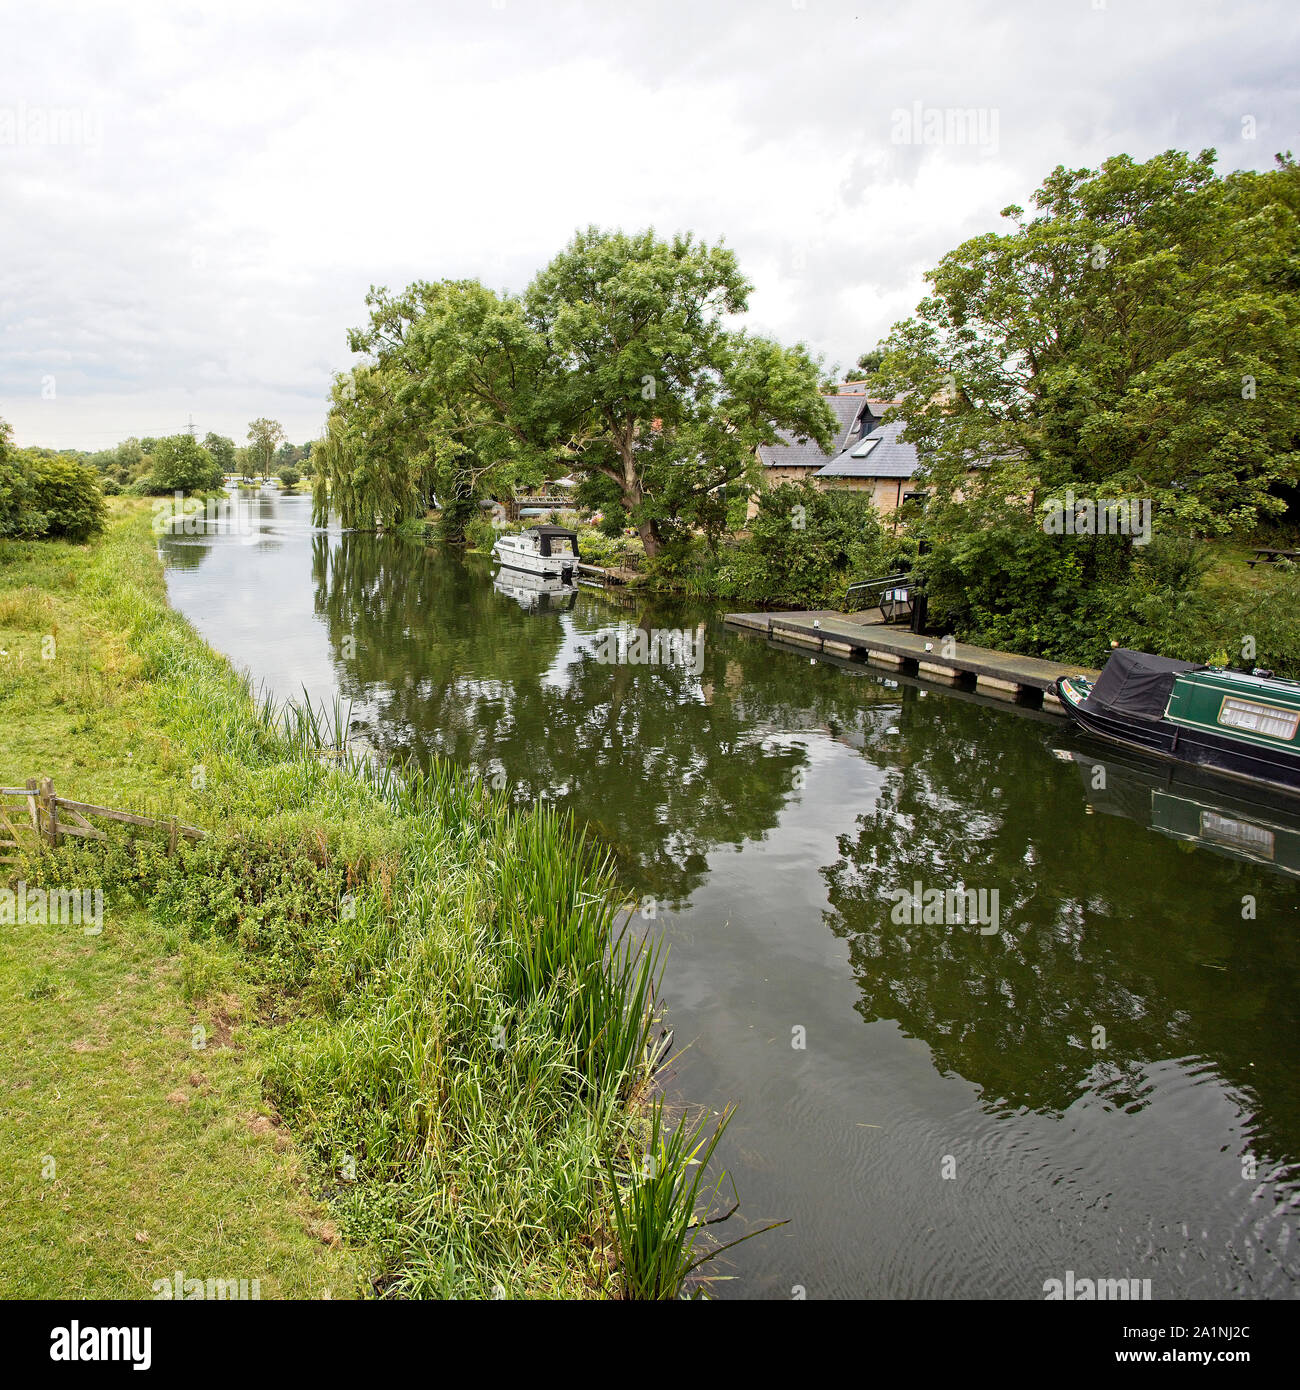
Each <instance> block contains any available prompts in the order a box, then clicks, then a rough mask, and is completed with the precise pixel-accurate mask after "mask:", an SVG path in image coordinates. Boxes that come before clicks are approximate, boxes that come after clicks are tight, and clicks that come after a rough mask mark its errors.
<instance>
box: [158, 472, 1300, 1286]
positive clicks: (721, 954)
mask: <svg viewBox="0 0 1300 1390" xmlns="http://www.w3.org/2000/svg"><path fill="white" fill-rule="evenodd" d="M256 507H257V511H258V518H257V530H256V532H255V534H254V535H253V536H251V537H246V538H245V537H240V536H238V535H234V536H232V535H214V536H182V537H177V538H175V539H169V540H167V541H165V542H164V546H163V549H164V554H165V557H166V559H167V561H168V564H169V586H170V591H171V595H172V600H173V602H174V603H175V604H176V606H177V607H178V608H180V609H181V610H182V611H183V612H184V613H186V614H187V616H189V617H190V618H191V620H193V621H194V622H195V624H196V625H197V626H198V627H199V629H200V630H201V631H202V632H203V633H204V634H205V636H207V637H208V638H209V640H210V641H211V642H212V643H213V644H214V645H215V646H217V647H218V648H219V649H220V650H222V651H225V652H226V653H228V654H229V655H230V656H231V657H232V658H233V659H234V660H235V661H236V662H237V663H238V664H240V665H243V666H246V667H248V668H249V669H250V671H251V672H252V674H253V675H254V677H255V679H258V680H264V681H266V682H267V683H268V684H269V685H270V686H271V687H272V688H273V689H275V690H276V692H277V693H278V694H280V695H282V696H286V695H300V694H301V690H302V688H303V687H304V686H306V688H307V690H308V691H309V692H310V693H311V695H312V696H313V698H315V699H326V700H328V699H330V698H331V697H332V695H333V694H334V693H335V692H336V691H337V692H339V693H341V694H342V695H343V697H344V698H345V699H347V700H351V701H352V702H353V703H354V707H355V708H354V714H355V716H356V718H357V719H358V720H359V721H360V725H361V728H362V732H363V733H364V734H365V736H366V737H367V738H368V739H369V740H370V741H371V742H372V743H373V744H374V745H375V746H376V747H377V748H378V749H380V750H381V751H382V752H385V753H391V754H406V753H411V752H413V753H415V754H417V755H418V756H420V757H425V758H427V757H429V756H431V755H433V754H434V753H442V754H445V755H447V756H449V757H452V758H455V759H457V760H458V761H460V762H463V763H466V764H469V765H472V766H474V767H477V768H479V769H481V770H482V771H483V772H485V773H491V772H495V771H503V772H504V773H505V774H506V775H507V777H508V778H509V780H510V782H511V784H512V785H513V786H514V788H515V789H516V794H517V795H518V796H519V798H520V800H521V801H527V800H530V799H532V798H535V797H538V796H541V795H546V796H549V797H552V798H553V799H555V800H557V801H559V802H560V803H561V804H564V805H568V806H570V807H572V809H573V810H574V812H575V814H576V815H578V816H579V817H580V818H582V819H584V820H586V821H588V822H589V823H590V824H591V826H592V827H593V829H594V830H595V832H596V833H597V834H598V835H600V836H601V838H602V839H603V840H604V841H605V843H607V844H608V845H609V846H610V847H611V848H612V849H613V851H614V853H615V854H616V856H617V859H618V862H619V865H620V869H621V872H622V874H623V876H624V878H625V880H626V882H627V885H628V887H629V890H630V891H633V892H635V893H636V894H637V895H638V896H641V895H646V894H650V895H653V896H654V897H655V899H656V900H657V902H658V904H659V915H658V917H657V918H656V923H657V925H658V926H659V928H660V929H661V930H662V931H663V932H664V933H665V935H666V936H667V938H668V940H669V942H670V944H671V949H670V952H669V958H668V967H667V974H666V977H665V985H664V989H665V996H666V998H667V1001H668V1004H669V1008H670V1017H671V1022H672V1024H673V1026H674V1028H675V1031H676V1038H677V1043H678V1046H679V1047H683V1051H682V1052H681V1054H680V1056H679V1057H678V1059H677V1061H676V1062H675V1063H674V1065H673V1066H672V1068H671V1070H670V1072H669V1075H668V1085H669V1087H670V1089H671V1091H672V1092H673V1094H674V1095H676V1096H677V1097H679V1098H682V1099H685V1100H690V1101H693V1102H700V1103H704V1104H707V1105H710V1106H712V1107H713V1108H715V1109H720V1108H721V1106H722V1105H723V1104H724V1103H726V1102H727V1101H730V1100H735V1101H737V1102H738V1103H739V1106H740V1109H739V1113H738V1115H737V1117H736V1119H735V1121H734V1122H733V1126H732V1129H731V1130H730V1131H729V1133H728V1135H727V1138H726V1140H725V1142H724V1145H723V1150H722V1152H723V1155H724V1159H725V1162H726V1163H727V1165H728V1166H729V1167H730V1169H731V1170H732V1172H733V1173H734V1175H735V1179H736V1182H737V1185H738V1187H739V1190H740V1195H741V1198H742V1201H743V1208H742V1214H741V1216H740V1217H737V1218H736V1219H735V1220H734V1221H733V1223H732V1225H733V1227H735V1228H736V1229H735V1234H740V1233H741V1232H743V1230H745V1229H746V1228H748V1227H750V1226H757V1225H761V1224H764V1223H766V1222H768V1221H772V1220H779V1219H783V1218H789V1223H790V1224H788V1225H787V1226H784V1227H782V1228H781V1229H780V1230H778V1231H774V1232H771V1233H770V1234H767V1235H764V1236H762V1237H760V1238H759V1239H757V1240H754V1241H750V1242H748V1243H746V1244H745V1245H743V1246H741V1247H740V1248H739V1249H738V1250H736V1251H735V1252H733V1253H732V1254H730V1255H729V1256H727V1257H725V1260H724V1261H720V1262H718V1264H719V1265H721V1266H723V1267H722V1268H721V1269H720V1270H719V1272H721V1273H726V1274H728V1275H731V1276H734V1278H735V1280H736V1282H735V1283H734V1284H731V1283H722V1284H720V1285H719V1286H718V1287H717V1290H716V1291H717V1292H718V1293H719V1294H721V1295H723V1296H727V1295H729V1294H745V1295H751V1296H752V1295H768V1296H773V1297H790V1296H791V1291H792V1289H793V1288H794V1287H795V1286H802V1287H803V1288H804V1289H806V1291H807V1294H808V1296H810V1297H819V1296H846V1295H859V1296H861V1295H866V1296H872V1297H966V1298H982V1297H987V1298H992V1297H1021V1298H1026V1297H1027V1298H1039V1297H1042V1287H1043V1282H1044V1280H1046V1279H1049V1278H1063V1277H1064V1275H1065V1272H1066V1270H1067V1269H1072V1270H1074V1271H1075V1273H1076V1275H1078V1276H1080V1277H1083V1276H1089V1277H1103V1278H1111V1277H1113V1278H1120V1277H1124V1278H1129V1277H1140V1278H1150V1279H1151V1280H1152V1285H1153V1293H1154V1295H1155V1297H1157V1298H1160V1297H1286V1296H1294V1295H1295V1293H1296V1291H1297V1286H1298V1283H1300V1281H1298V1278H1297V1273H1298V1269H1300V1266H1298V1263H1297V1253H1296V1249H1295V1239H1294V1235H1293V1226H1294V1222H1295V1219H1296V1208H1297V1203H1298V1202H1300V1184H1298V1183H1297V1176H1298V1175H1297V1170H1296V1162H1297V1150H1298V1147H1300V1087H1298V1086H1297V1080H1296V1075H1297V1067H1296V1063H1297V1058H1298V1055H1300V1030H1298V1029H1297V1022H1298V1020H1297V1004H1296V1000H1297V989H1296V986H1297V977H1298V976H1300V951H1298V950H1297V945H1296V941H1297V927H1298V926H1300V914H1298V912H1297V897H1296V884H1297V876H1298V875H1300V819H1297V818H1296V817H1295V816H1294V815H1291V814H1289V813H1287V812H1285V811H1282V810H1279V809H1278V808H1259V807H1254V806H1251V805H1248V804H1242V803H1239V802H1238V801H1237V800H1236V799H1235V798H1234V797H1231V796H1227V797H1225V796H1224V794H1223V793H1222V791H1220V790H1208V791H1207V790H1206V789H1205V788H1204V787H1187V786H1181V785H1177V784H1172V783H1171V782H1170V781H1169V779H1168V777H1167V775H1166V774H1165V773H1164V772H1163V771H1162V769H1160V768H1158V767H1154V766H1152V765H1143V764H1141V763H1136V764H1132V765H1126V764H1125V763H1124V762H1123V761H1121V760H1117V759H1116V758H1115V757H1114V756H1113V755H1111V754H1109V753H1108V752H1107V751H1106V750H1104V749H1100V748H1098V747H1096V746H1094V745H1091V744H1089V743H1087V742H1086V741H1081V740H1080V739H1079V737H1078V736H1077V735H1075V734H1073V733H1072V732H1071V731H1070V730H1069V729H1067V728H1066V727H1065V726H1064V724H1063V723H1061V722H1060V721H1058V720H1056V719H1053V718H1051V717H1049V716H1042V715H1040V716H1031V715H1028V714H1026V713H1023V712H1017V711H1012V710H1009V709H1007V708H1005V707H1002V706H998V705H995V704H992V703H990V702H988V701H984V700H980V699H977V698H975V697H971V696H962V695H958V694H955V693H948V692H944V691H937V690H930V691H925V690H922V689H920V688H919V687H918V686H917V685H916V684H915V683H913V682H908V681H906V680H898V679H892V678H891V679H886V678H884V677H881V676H879V675H877V674H875V673H874V672H871V671H869V670H866V669H864V668H861V667H857V668H848V667H847V666H846V665H845V664H844V663H835V662H829V663H828V662H826V661H822V660H810V658H809V656H808V654H807V653H806V652H803V653H798V652H785V651H778V650H773V649H772V648H771V647H769V646H768V645H766V644H765V643H762V642H760V641H757V640H755V639H753V638H751V637H744V636H740V635H737V634H733V633H730V632H728V631H727V630H726V629H724V628H723V626H722V625H721V623H720V622H719V621H718V619H717V615H716V614H714V613H712V612H710V611H709V610H706V609H701V608H699V607H686V606H672V605H662V606H659V607H652V606H647V605H642V606H640V607H638V608H634V609H626V610H624V609H622V608H620V607H618V606H617V605H616V604H612V603H611V602H610V601H609V600H608V599H606V598H604V597H601V596H598V595H594V594H589V593H586V592H584V593H582V594H580V595H579V596H578V598H577V600H576V601H575V602H574V603H573V605H572V607H564V606H557V607H547V608H545V609H542V610H533V611H530V609H529V608H528V607H527V606H525V605H521V604H520V603H518V602H517V601H515V600H514V599H512V597H511V596H510V595H509V594H506V593H501V592H496V591H494V589H493V587H492V584H491V580H490V575H491V568H490V566H488V565H486V564H485V563H483V562H481V561H476V560H474V559H473V558H472V557H471V559H470V560H469V561H464V560H462V559H460V558H459V557H457V556H456V555H454V554H451V553H449V552H447V551H445V550H442V549H440V548H437V547H425V546H422V545H415V544H405V543H401V542H398V541H393V540H381V539H377V538H374V537H368V536H358V535H339V534H328V535H327V534H324V533H319V532H316V533H313V531H312V530H311V528H310V525H309V519H308V518H309V510H310V509H309V503H308V501H307V499H306V498H301V497H295V498H279V497H276V496H274V495H272V494H270V493H266V494H263V495H262V497H261V498H260V499H259V500H258V502H257V503H256ZM698 621H705V622H706V623H707V624H708V631H707V636H706V646H705V657H704V669H703V672H702V673H701V675H700V676H698V677H696V676H693V675H692V674H690V673H689V672H688V671H686V670H683V669H680V668H679V669H671V668H663V667H648V666H647V667H630V666H611V665H607V664H603V663H601V662H600V661H598V660H597V659H596V657H595V654H594V651H593V649H594V647H595V644H596V641H597V639H598V638H599V637H600V635H601V634H602V633H604V632H606V631H608V630H609V629H610V628H611V627H612V626H616V625H619V624H628V623H635V622H640V623H642V624H643V625H644V626H647V627H655V626H658V627H673V628H681V627H685V626H694V624H695V623H696V622H698ZM1099 762H1100V763H1101V764H1102V765H1103V767H1104V770H1105V782H1106V788H1105V790H1104V791H1096V790H1094V786H1095V785H1096V772H1095V769H1096V766H1097V764H1098V763H1099ZM796 774H797V775H796ZM915 881H920V882H921V883H922V884H924V885H925V886H927V887H933V886H941V887H945V888H946V887H951V886H955V885H957V884H962V885H965V886H969V887H985V888H994V887H996V888H997V889H998V890H999V893H1000V899H1001V930H1000V931H999V932H998V933H997V934H996V935H993V936H984V935H981V934H979V933H978V932H975V931H970V930H967V929H964V928H961V927H952V926H941V925H930V926H927V925H924V924H917V925H899V924H896V923H895V922H893V921H892V920H891V917H890V907H891V900H890V899H889V898H888V897H887V896H886V894H887V893H888V892H889V891H890V890H892V889H894V888H897V887H900V886H909V885H911V884H912V883H913V882H915ZM1245 896H1250V897H1252V898H1254V899H1255V903H1256V915H1255V918H1254V919H1253V920H1249V919H1244V918H1243V916H1242V901H1243V897H1245ZM1098 1026H1100V1027H1102V1028H1104V1029H1105V1040H1106V1046H1105V1048H1104V1049H1100V1050H1099V1049H1098V1048H1096V1047H1094V1045H1093V1043H1094V1040H1095V1038H1096V1032H1095V1030H1096V1029H1097V1027H1098ZM796 1030H803V1033H802V1036H803V1037H804V1038H806V1046H805V1047H803V1048H802V1049H801V1048H798V1047H795V1046H792V1042H793V1041H794V1040H795V1038H796V1036H798V1034H797V1033H796ZM1252 1160H1253V1163H1254V1168H1253V1169H1252V1168H1251V1162H1252ZM945 1165H946V1167H947V1169H948V1170H949V1171H951V1172H952V1173H953V1176H951V1177H944V1176H943V1173H944V1171H945ZM1250 1173H1253V1176H1247V1174H1250Z"/></svg>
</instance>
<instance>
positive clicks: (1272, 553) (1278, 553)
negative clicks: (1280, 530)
mask: <svg viewBox="0 0 1300 1390" xmlns="http://www.w3.org/2000/svg"><path fill="white" fill-rule="evenodd" d="M1279 560H1300V550H1278V549H1277V548H1276V547H1274V546H1269V545H1257V546H1256V547H1255V550H1254V553H1253V554H1252V555H1251V557H1250V559H1249V560H1247V561H1246V563H1247V565H1249V566H1250V568H1251V569H1254V568H1255V566H1256V565H1275V564H1276V563H1277V562H1278V561H1279Z"/></svg>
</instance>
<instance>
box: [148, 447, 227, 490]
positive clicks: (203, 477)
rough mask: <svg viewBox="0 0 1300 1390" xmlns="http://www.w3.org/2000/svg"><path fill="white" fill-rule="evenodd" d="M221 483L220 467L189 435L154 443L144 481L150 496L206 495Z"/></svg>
mask: <svg viewBox="0 0 1300 1390" xmlns="http://www.w3.org/2000/svg"><path fill="white" fill-rule="evenodd" d="M221 482H222V470H221V467H220V465H219V464H218V463H217V462H216V460H215V459H214V458H213V457H212V455H211V454H210V453H208V451H207V450H206V449H205V448H204V447H203V445H202V444H200V443H199V442H198V440H197V439H195V438H194V437H193V436H192V435H188V434H173V435H169V436H168V437H167V438H165V439H159V440H158V441H157V442H156V443H155V445H154V451H153V454H152V457H151V467H150V471H149V474H148V477H147V479H146V480H145V485H146V486H147V488H148V490H149V491H150V492H151V493H154V494H155V495H158V496H161V495H162V494H164V493H168V492H208V491H211V490H212V489H214V488H219V487H220V486H221Z"/></svg>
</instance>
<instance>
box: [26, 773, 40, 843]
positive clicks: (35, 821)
mask: <svg viewBox="0 0 1300 1390" xmlns="http://www.w3.org/2000/svg"><path fill="white" fill-rule="evenodd" d="M27 790H28V791H29V792H31V795H30V796H29V797H28V798H27V814H28V815H29V816H31V818H32V829H33V830H34V831H35V832H36V838H37V840H39V839H40V838H41V816H40V812H39V811H38V810H37V809H36V797H37V795H38V794H39V792H40V783H39V782H38V781H37V780H36V778H35V777H29V778H28V779H27Z"/></svg>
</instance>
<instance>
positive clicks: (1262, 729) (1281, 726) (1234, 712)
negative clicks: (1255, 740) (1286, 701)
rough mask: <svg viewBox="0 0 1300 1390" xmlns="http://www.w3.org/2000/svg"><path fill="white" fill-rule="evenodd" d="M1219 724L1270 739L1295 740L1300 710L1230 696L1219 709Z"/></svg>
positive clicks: (1299, 720)
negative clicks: (1246, 730) (1265, 735)
mask: <svg viewBox="0 0 1300 1390" xmlns="http://www.w3.org/2000/svg"><path fill="white" fill-rule="evenodd" d="M1219 723H1220V724H1227V725H1228V726H1229V727H1230V728H1233V729H1248V730H1249V731H1250V732H1251V733H1252V734H1267V735H1268V736H1269V737H1270V738H1285V739H1293V738H1295V731H1296V725H1297V724H1300V710H1286V709H1281V708H1280V707H1279V706H1277V705H1261V704H1257V703H1256V702H1255V701H1254V700H1237V699H1234V698H1233V697H1232V696H1228V697H1227V698H1226V699H1225V700H1224V702H1223V704H1222V705H1221V706H1220V708H1219Z"/></svg>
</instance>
